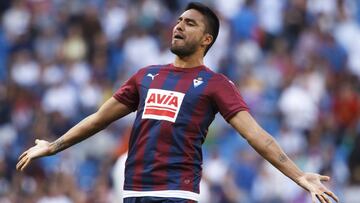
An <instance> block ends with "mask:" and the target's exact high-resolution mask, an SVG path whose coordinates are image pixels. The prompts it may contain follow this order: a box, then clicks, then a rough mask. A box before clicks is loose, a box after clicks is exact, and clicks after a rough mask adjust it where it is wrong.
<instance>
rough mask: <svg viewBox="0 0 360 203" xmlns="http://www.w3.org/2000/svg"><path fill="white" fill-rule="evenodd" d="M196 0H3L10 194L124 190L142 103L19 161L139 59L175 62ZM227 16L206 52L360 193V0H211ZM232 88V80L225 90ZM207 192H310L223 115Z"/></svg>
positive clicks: (234, 198) (87, 201)
mask: <svg viewBox="0 0 360 203" xmlns="http://www.w3.org/2000/svg"><path fill="white" fill-rule="evenodd" d="M187 2H188V1H185V0H183V1H182V0H122V1H115V0H106V1H102V0H89V1H86V0H68V1H67V0H49V1H47V0H13V1H1V2H0V20H1V21H0V22H1V26H0V203H115V202H119V201H116V200H115V199H116V198H115V197H116V195H117V193H116V191H115V190H114V187H113V185H114V181H113V177H112V174H113V172H112V171H113V166H114V163H115V161H116V159H117V157H118V156H119V155H120V154H122V151H123V145H124V143H123V142H124V141H123V139H121V138H123V137H125V136H126V134H127V133H128V130H129V127H130V126H131V124H132V120H133V118H134V116H133V115H132V116H128V117H127V118H124V119H122V120H120V121H118V122H116V123H114V124H113V125H111V126H110V127H108V128H107V129H106V130H104V131H102V132H101V133H99V135H96V136H95V137H93V138H91V139H89V140H87V141H85V142H83V143H81V144H79V145H76V146H75V147H72V148H70V149H68V150H66V151H64V152H62V153H60V154H58V155H56V156H53V157H49V158H44V159H41V160H38V161H36V162H35V163H34V164H32V165H31V167H29V168H28V169H27V170H26V172H24V173H19V172H16V171H15V164H16V162H17V157H18V156H19V155H20V154H21V152H22V151H23V150H25V149H26V148H28V147H30V146H32V145H33V144H34V140H35V139H46V140H50V141H52V140H54V139H56V138H57V137H58V136H60V135H62V134H63V133H64V132H65V131H67V130H68V129H69V128H70V127H71V126H73V125H74V124H75V123H77V122H78V121H80V120H81V119H82V118H84V117H85V116H86V115H88V114H90V113H92V112H94V111H95V110H96V109H97V108H98V107H99V105H100V104H101V103H102V102H104V100H105V99H106V98H109V97H110V96H111V95H112V93H113V92H114V91H115V90H116V89H117V88H118V87H119V86H120V85H121V84H122V83H123V82H124V80H126V79H127V78H128V77H129V76H130V75H131V74H132V73H134V72H135V71H136V70H137V69H139V68H141V67H143V66H145V65H149V64H159V63H169V62H171V60H172V59H173V55H172V54H171V53H169V50H168V47H169V43H170V38H171V28H172V26H173V25H174V22H175V21H176V18H177V17H178V15H179V14H180V13H181V11H182V8H183V7H184V6H185V5H186V3H187ZM203 2H206V3H208V4H209V5H212V6H213V7H214V8H216V10H217V12H218V14H219V16H220V17H221V30H220V35H219V37H218V40H217V42H216V43H215V45H214V47H213V48H212V49H211V50H210V52H209V53H208V55H207V56H206V64H207V65H208V66H209V67H211V68H212V69H213V70H215V71H218V72H221V73H223V74H225V75H227V76H228V77H229V78H230V79H231V80H232V81H234V82H235V83H236V84H237V85H238V87H239V89H240V91H241V92H242V95H243V97H244V99H245V100H246V102H247V103H248V104H249V106H250V108H251V112H252V114H253V115H254V116H255V117H256V119H257V120H258V121H259V122H260V123H261V125H262V126H263V127H264V128H265V129H266V130H268V131H269V132H270V133H271V134H272V135H273V136H275V137H276V139H277V140H278V141H279V142H280V144H281V146H282V147H283V148H284V149H285V151H286V152H287V153H288V154H289V155H290V157H291V158H292V159H294V161H295V162H296V163H297V164H298V165H299V166H300V167H301V168H302V169H303V170H306V171H312V172H319V173H322V174H326V175H330V176H331V177H332V180H331V183H330V185H329V187H331V188H332V189H333V190H334V192H335V193H336V194H337V195H338V196H339V197H340V198H341V199H342V200H341V202H345V203H355V202H359V201H360V197H359V194H360V122H359V115H360V97H359V88H360V82H359V78H360V2H359V1H358V0H326V1H323V0H226V1H220V0H218V1H215V0H207V1H203ZM224 91H226V90H224ZM204 160H205V161H204V180H205V182H206V183H207V185H208V187H207V190H205V189H204V197H203V198H205V200H204V201H203V203H218V202H219V203H220V202H221V203H226V202H243V203H244V202H245V203H246V202H249V203H251V202H261V203H281V202H284V203H285V202H286V203H289V202H291V203H302V202H308V199H307V198H308V195H307V194H306V193H305V192H304V191H302V189H300V188H299V187H298V186H297V185H295V184H294V183H292V182H291V181H290V180H288V179H287V178H286V177H284V176H282V175H280V174H279V172H277V171H276V170H275V169H273V168H272V167H271V166H270V165H269V164H267V163H266V162H265V161H264V160H263V159H262V158H261V157H259V156H258V155H257V154H256V153H255V152H254V150H252V149H251V148H250V147H249V146H248V145H247V144H246V142H245V141H244V140H243V139H242V138H241V137H240V136H238V135H236V133H235V132H234V130H232V129H231V128H230V126H229V125H228V124H227V123H225V122H224V121H223V119H222V118H221V117H220V116H218V117H217V118H216V120H215V122H214V123H213V125H212V126H211V129H210V131H209V135H208V138H207V141H206V143H205V144H204Z"/></svg>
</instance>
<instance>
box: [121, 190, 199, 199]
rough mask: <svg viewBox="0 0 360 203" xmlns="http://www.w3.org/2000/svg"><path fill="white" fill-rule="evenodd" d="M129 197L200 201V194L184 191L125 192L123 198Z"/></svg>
mask: <svg viewBox="0 0 360 203" xmlns="http://www.w3.org/2000/svg"><path fill="white" fill-rule="evenodd" d="M127 197H171V198H182V199H190V200H194V201H199V199H200V197H199V194H197V193H195V192H190V191H184V190H160V191H132V190H124V192H123V198H127Z"/></svg>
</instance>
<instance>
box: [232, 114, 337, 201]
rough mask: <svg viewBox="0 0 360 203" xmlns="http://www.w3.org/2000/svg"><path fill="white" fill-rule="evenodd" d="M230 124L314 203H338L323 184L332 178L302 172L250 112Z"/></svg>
mask: <svg viewBox="0 0 360 203" xmlns="http://www.w3.org/2000/svg"><path fill="white" fill-rule="evenodd" d="M229 122H230V124H231V125H232V126H233V127H234V128H235V129H236V130H237V131H238V132H239V133H240V134H241V135H242V136H243V137H244V138H245V139H246V140H247V141H248V143H249V144H250V145H251V146H252V147H253V148H254V149H255V150H256V151H257V152H258V153H259V154H260V155H261V156H263V157H264V158H265V159H266V160H268V161H269V162H270V163H271V164H272V165H273V166H275V167H276V168H277V169H279V170H280V171H281V172H282V173H283V174H285V175H286V176H287V177H289V178H290V179H292V180H293V181H294V182H296V183H297V184H298V185H300V186H301V187H303V188H304V189H306V190H308V191H309V192H310V194H311V197H312V201H313V202H314V203H315V202H316V198H317V199H318V200H319V201H320V202H321V203H330V202H331V201H330V200H329V198H328V197H327V196H330V197H332V198H333V199H334V200H335V201H337V202H338V198H337V197H336V195H335V194H333V193H332V192H331V191H330V190H329V189H327V188H326V187H325V186H324V185H323V184H322V183H321V181H328V180H329V179H330V178H329V177H327V176H322V175H319V174H313V173H304V172H303V171H301V170H300V169H299V168H298V167H297V166H296V165H295V163H294V162H293V161H291V160H290V159H289V157H288V156H287V155H286V154H285V153H284V151H283V150H282V149H281V148H280V146H279V145H278V144H277V142H276V141H275V139H274V138H273V137H272V136H271V135H269V134H268V133H267V132H266V131H265V130H264V129H262V128H261V127H260V126H259V124H258V123H257V122H256V121H255V120H254V118H253V117H252V116H251V115H250V114H249V113H248V112H246V111H241V112H238V113H237V114H236V115H235V116H234V117H232V118H231V119H230V121H229Z"/></svg>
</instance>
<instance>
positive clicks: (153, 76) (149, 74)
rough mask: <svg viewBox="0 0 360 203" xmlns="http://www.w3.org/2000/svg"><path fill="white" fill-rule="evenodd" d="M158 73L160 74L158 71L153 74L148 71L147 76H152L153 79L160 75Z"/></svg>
mask: <svg viewBox="0 0 360 203" xmlns="http://www.w3.org/2000/svg"><path fill="white" fill-rule="evenodd" d="M158 75H159V73H157V74H155V75H153V74H151V73H148V74H147V75H146V76H148V77H151V80H154V78H155V77H156V76H158Z"/></svg>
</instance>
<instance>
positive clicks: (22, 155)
mask: <svg viewBox="0 0 360 203" xmlns="http://www.w3.org/2000/svg"><path fill="white" fill-rule="evenodd" d="M27 153H28V150H26V151H25V152H23V153H22V154H21V155H20V156H19V158H18V160H21V159H22V158H23V157H24V156H25V155H26V154H27Z"/></svg>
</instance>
